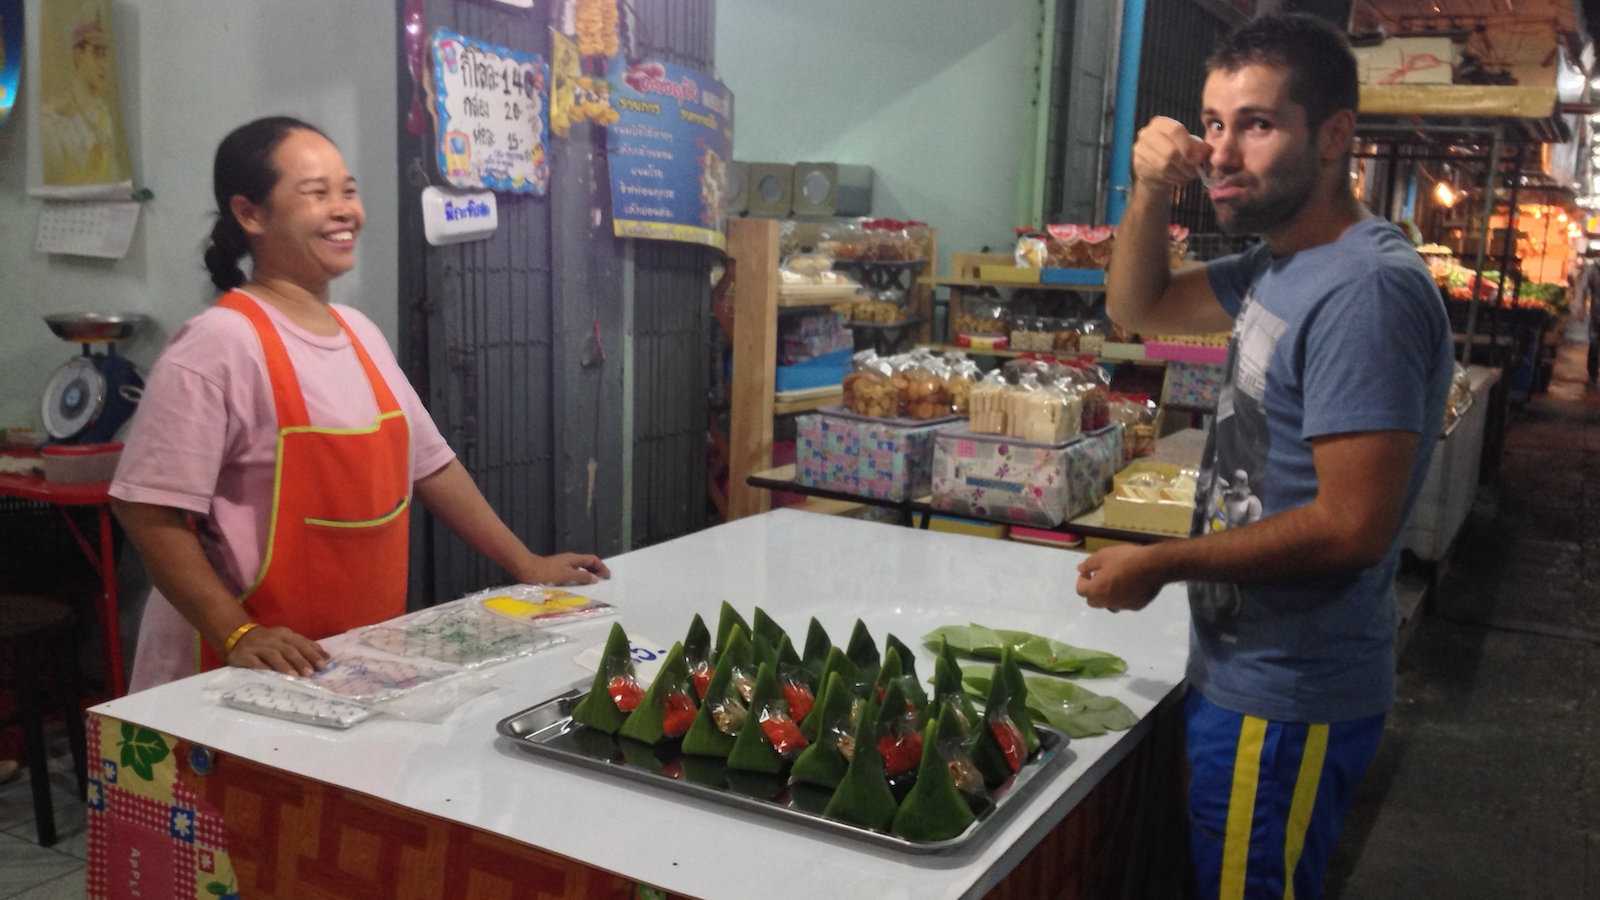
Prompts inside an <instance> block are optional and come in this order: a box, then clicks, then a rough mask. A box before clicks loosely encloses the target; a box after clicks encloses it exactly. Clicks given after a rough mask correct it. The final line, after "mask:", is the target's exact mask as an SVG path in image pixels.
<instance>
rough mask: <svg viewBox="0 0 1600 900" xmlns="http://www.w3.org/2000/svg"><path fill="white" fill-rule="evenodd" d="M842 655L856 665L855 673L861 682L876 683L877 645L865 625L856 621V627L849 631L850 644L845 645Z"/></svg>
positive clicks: (858, 620)
mask: <svg viewBox="0 0 1600 900" xmlns="http://www.w3.org/2000/svg"><path fill="white" fill-rule="evenodd" d="M844 655H845V656H848V657H849V658H850V661H851V662H853V663H855V664H856V671H857V673H858V674H859V675H860V676H861V680H862V681H869V682H870V681H876V680H877V678H878V665H879V656H878V645H877V643H876V642H875V641H873V639H872V632H870V631H868V630H867V623H865V622H863V621H861V620H860V619H857V620H856V625H855V627H854V628H852V629H851V630H850V643H849V644H848V645H846V647H845V650H844Z"/></svg>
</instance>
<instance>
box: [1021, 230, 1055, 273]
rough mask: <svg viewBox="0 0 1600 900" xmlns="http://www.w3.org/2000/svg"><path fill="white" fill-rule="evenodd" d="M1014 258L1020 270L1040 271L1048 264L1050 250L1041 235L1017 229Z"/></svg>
mask: <svg viewBox="0 0 1600 900" xmlns="http://www.w3.org/2000/svg"><path fill="white" fill-rule="evenodd" d="M1014 256H1015V259H1016V262H1017V267H1018V268H1020V269H1042V268H1044V267H1045V266H1046V265H1047V264H1048V260H1049V256H1050V248H1049V246H1048V245H1047V244H1046V242H1045V238H1044V236H1043V235H1041V234H1039V233H1037V232H1033V231H1028V230H1027V229H1023V228H1018V229H1017V249H1016V253H1015V254H1014Z"/></svg>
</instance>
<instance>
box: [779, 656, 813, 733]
mask: <svg viewBox="0 0 1600 900" xmlns="http://www.w3.org/2000/svg"><path fill="white" fill-rule="evenodd" d="M778 689H779V691H781V692H782V693H783V700H784V702H785V703H787V704H789V714H790V715H791V716H793V717H794V720H795V721H796V722H804V721H805V719H806V716H808V715H810V714H811V708H812V707H813V706H816V705H817V695H816V692H815V691H813V690H812V689H811V678H810V675H809V673H808V672H806V670H805V669H804V668H802V667H800V666H796V665H793V664H789V663H785V664H783V665H781V666H779V673H778Z"/></svg>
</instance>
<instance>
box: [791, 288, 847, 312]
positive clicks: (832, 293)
mask: <svg viewBox="0 0 1600 900" xmlns="http://www.w3.org/2000/svg"><path fill="white" fill-rule="evenodd" d="M858 290H859V288H857V287H854V286H851V287H848V288H843V287H833V286H831V285H817V286H814V287H781V286H780V287H779V288H778V308H779V309H811V308H815V307H819V306H838V305H839V304H841V303H851V302H854V301H855V300H856V299H858V298H857V296H856V293H857V291H858Z"/></svg>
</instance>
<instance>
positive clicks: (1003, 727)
mask: <svg viewBox="0 0 1600 900" xmlns="http://www.w3.org/2000/svg"><path fill="white" fill-rule="evenodd" d="M1009 701H1010V688H1009V681H1008V680H1007V678H1006V677H1005V675H1004V674H1003V673H1002V672H1001V671H1000V666H999V664H998V663H997V664H996V665H995V671H994V675H993V676H992V680H991V682H990V686H989V702H988V703H986V704H984V708H983V709H984V712H983V719H982V721H981V722H980V723H979V726H978V727H979V733H978V741H977V744H976V745H975V746H974V747H973V750H972V761H973V763H974V764H975V765H977V767H978V771H979V772H981V773H983V783H984V784H985V785H987V786H988V787H989V789H990V790H994V789H995V788H997V787H999V786H1000V785H1002V784H1004V783H1005V782H1006V781H1007V780H1008V779H1009V778H1011V776H1012V775H1014V774H1016V773H1015V772H1013V771H1012V770H1011V762H1012V760H1016V761H1017V762H1018V763H1019V764H1020V762H1021V761H1022V759H1024V758H1025V757H1026V755H1027V745H1026V739H1025V738H1024V737H1023V736H1022V732H1021V731H1020V730H1019V728H1018V726H1017V724H1016V723H1015V722H1013V721H1011V712H1010V702H1009ZM1000 735H1005V736H1006V741H1007V743H1005V744H1002V743H1001V737H1000ZM1013 742H1014V745H1012V743H1013ZM1008 750H1009V751H1011V752H1010V753H1008V752H1007V751H1008Z"/></svg>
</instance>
